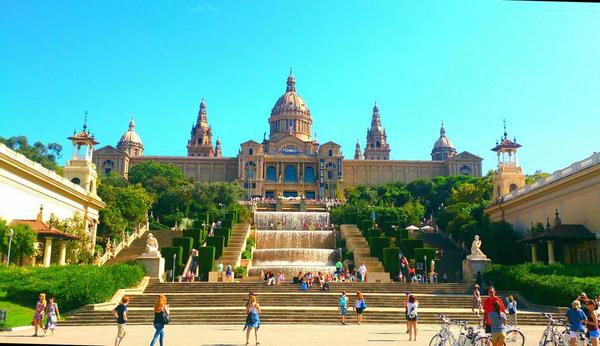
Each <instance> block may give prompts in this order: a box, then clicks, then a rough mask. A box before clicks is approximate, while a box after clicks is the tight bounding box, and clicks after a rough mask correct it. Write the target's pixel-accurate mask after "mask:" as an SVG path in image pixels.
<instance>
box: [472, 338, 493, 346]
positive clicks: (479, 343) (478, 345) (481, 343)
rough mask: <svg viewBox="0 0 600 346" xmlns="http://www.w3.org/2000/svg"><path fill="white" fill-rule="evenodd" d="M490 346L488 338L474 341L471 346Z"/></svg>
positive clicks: (490, 342)
mask: <svg viewBox="0 0 600 346" xmlns="http://www.w3.org/2000/svg"><path fill="white" fill-rule="evenodd" d="M491 345H492V339H491V338H490V337H489V336H482V337H479V338H477V340H475V343H474V344H473V346H491Z"/></svg>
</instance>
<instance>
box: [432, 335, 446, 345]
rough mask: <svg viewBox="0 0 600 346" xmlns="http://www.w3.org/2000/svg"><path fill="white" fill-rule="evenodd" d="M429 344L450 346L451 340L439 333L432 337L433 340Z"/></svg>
mask: <svg viewBox="0 0 600 346" xmlns="http://www.w3.org/2000/svg"><path fill="white" fill-rule="evenodd" d="M429 346H450V340H448V339H447V338H446V337H445V336H443V335H442V334H439V333H438V334H435V335H434V336H433V338H431V341H429Z"/></svg>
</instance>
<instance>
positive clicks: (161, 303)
mask: <svg viewBox="0 0 600 346" xmlns="http://www.w3.org/2000/svg"><path fill="white" fill-rule="evenodd" d="M169 314H170V311H169V304H167V297H166V296H165V295H164V294H159V295H158V297H156V303H155V304H154V329H155V331H154V337H152V341H151V342H150V346H154V344H155V343H156V339H157V338H159V339H160V346H163V345H164V343H163V339H164V337H165V324H169V322H171V318H170V316H169Z"/></svg>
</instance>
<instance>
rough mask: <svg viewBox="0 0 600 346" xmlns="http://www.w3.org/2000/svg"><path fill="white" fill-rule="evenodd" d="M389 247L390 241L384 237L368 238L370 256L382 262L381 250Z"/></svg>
mask: <svg viewBox="0 0 600 346" xmlns="http://www.w3.org/2000/svg"><path fill="white" fill-rule="evenodd" d="M389 246H390V239H389V238H386V237H371V238H369V250H370V251H371V256H373V257H377V258H378V259H379V260H380V261H383V249H384V248H386V247H389Z"/></svg>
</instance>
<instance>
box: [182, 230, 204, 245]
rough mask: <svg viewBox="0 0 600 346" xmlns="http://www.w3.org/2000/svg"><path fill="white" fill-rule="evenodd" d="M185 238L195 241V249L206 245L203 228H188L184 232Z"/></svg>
mask: <svg viewBox="0 0 600 346" xmlns="http://www.w3.org/2000/svg"><path fill="white" fill-rule="evenodd" d="M183 236H184V237H189V238H192V239H194V242H193V244H192V248H193V249H198V248H199V247H201V246H202V243H204V238H205V237H204V230H202V229H201V228H188V229H184V230H183Z"/></svg>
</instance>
